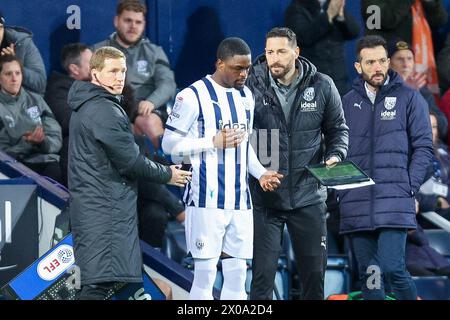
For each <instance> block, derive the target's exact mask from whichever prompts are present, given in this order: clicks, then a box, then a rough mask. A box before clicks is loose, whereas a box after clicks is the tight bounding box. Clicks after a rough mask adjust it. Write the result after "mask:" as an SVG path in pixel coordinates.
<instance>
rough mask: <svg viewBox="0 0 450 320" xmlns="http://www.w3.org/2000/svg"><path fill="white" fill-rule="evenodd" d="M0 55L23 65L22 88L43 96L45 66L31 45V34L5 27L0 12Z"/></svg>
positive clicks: (20, 29)
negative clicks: (8, 56) (14, 58)
mask: <svg viewBox="0 0 450 320" xmlns="http://www.w3.org/2000/svg"><path fill="white" fill-rule="evenodd" d="M0 55H2V56H4V55H10V56H15V57H17V58H18V59H19V60H20V61H22V65H23V84H22V85H23V87H24V88H25V89H27V90H28V91H32V92H35V93H38V94H40V95H44V90H45V82H46V75H45V66H44V62H43V61H42V57H41V54H40V53H39V50H38V49H37V48H36V46H35V45H34V43H33V40H32V33H31V32H30V31H28V30H26V29H24V28H21V27H7V26H5V17H4V16H3V14H2V13H1V12H0Z"/></svg>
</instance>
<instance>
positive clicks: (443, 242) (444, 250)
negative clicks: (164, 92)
mask: <svg viewBox="0 0 450 320" xmlns="http://www.w3.org/2000/svg"><path fill="white" fill-rule="evenodd" d="M424 231H425V234H426V235H427V238H428V241H429V242H430V246H431V247H432V248H434V249H435V250H436V251H437V252H439V253H440V254H443V255H446V256H447V255H450V233H448V232H446V231H444V230H440V229H425V230H424Z"/></svg>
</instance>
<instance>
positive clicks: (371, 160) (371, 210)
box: [369, 98, 376, 230]
mask: <svg viewBox="0 0 450 320" xmlns="http://www.w3.org/2000/svg"><path fill="white" fill-rule="evenodd" d="M375 102H376V98H375ZM375 102H373V103H372V112H371V116H372V119H371V122H372V125H371V128H370V131H371V132H370V139H371V146H370V147H371V148H370V177H373V162H374V161H373V157H374V151H373V149H374V148H373V147H374V140H375V138H374V131H375ZM374 196H375V190H374V186H371V191H370V212H369V214H370V226H371V228H372V230H373V228H374V227H375V224H374V220H373V218H374V217H373V216H374V214H375V212H374Z"/></svg>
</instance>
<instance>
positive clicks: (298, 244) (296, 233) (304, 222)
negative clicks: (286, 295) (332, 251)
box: [250, 203, 327, 300]
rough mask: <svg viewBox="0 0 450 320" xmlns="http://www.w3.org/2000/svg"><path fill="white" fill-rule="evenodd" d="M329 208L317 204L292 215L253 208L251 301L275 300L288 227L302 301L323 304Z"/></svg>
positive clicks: (286, 212)
mask: <svg viewBox="0 0 450 320" xmlns="http://www.w3.org/2000/svg"><path fill="white" fill-rule="evenodd" d="M325 213H326V204H325V203H318V204H314V205H310V206H306V207H302V208H298V209H294V210H290V211H276V210H273V209H267V208H264V207H260V206H254V208H253V216H254V241H253V262H252V275H253V276H252V283H251V290H250V299H252V300H270V299H272V297H273V289H274V281H275V275H276V271H277V265H278V258H279V255H280V252H281V249H282V239H283V230H284V225H285V224H286V225H287V229H288V231H289V236H290V239H291V243H292V247H293V249H294V254H295V257H296V263H297V270H298V272H299V279H300V285H301V289H302V290H301V291H302V294H301V299H304V300H323V299H324V277H325V268H326V263H327V250H326V238H327V229H326V218H325Z"/></svg>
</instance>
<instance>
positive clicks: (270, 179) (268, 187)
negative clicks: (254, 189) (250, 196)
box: [259, 170, 283, 191]
mask: <svg viewBox="0 0 450 320" xmlns="http://www.w3.org/2000/svg"><path fill="white" fill-rule="evenodd" d="M282 178H283V175H282V174H281V173H278V172H276V171H271V170H267V171H266V172H265V173H264V174H263V175H262V176H261V178H259V185H260V186H261V188H262V189H263V190H264V191H274V190H275V189H276V188H278V187H279V186H280V184H281V179H282Z"/></svg>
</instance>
